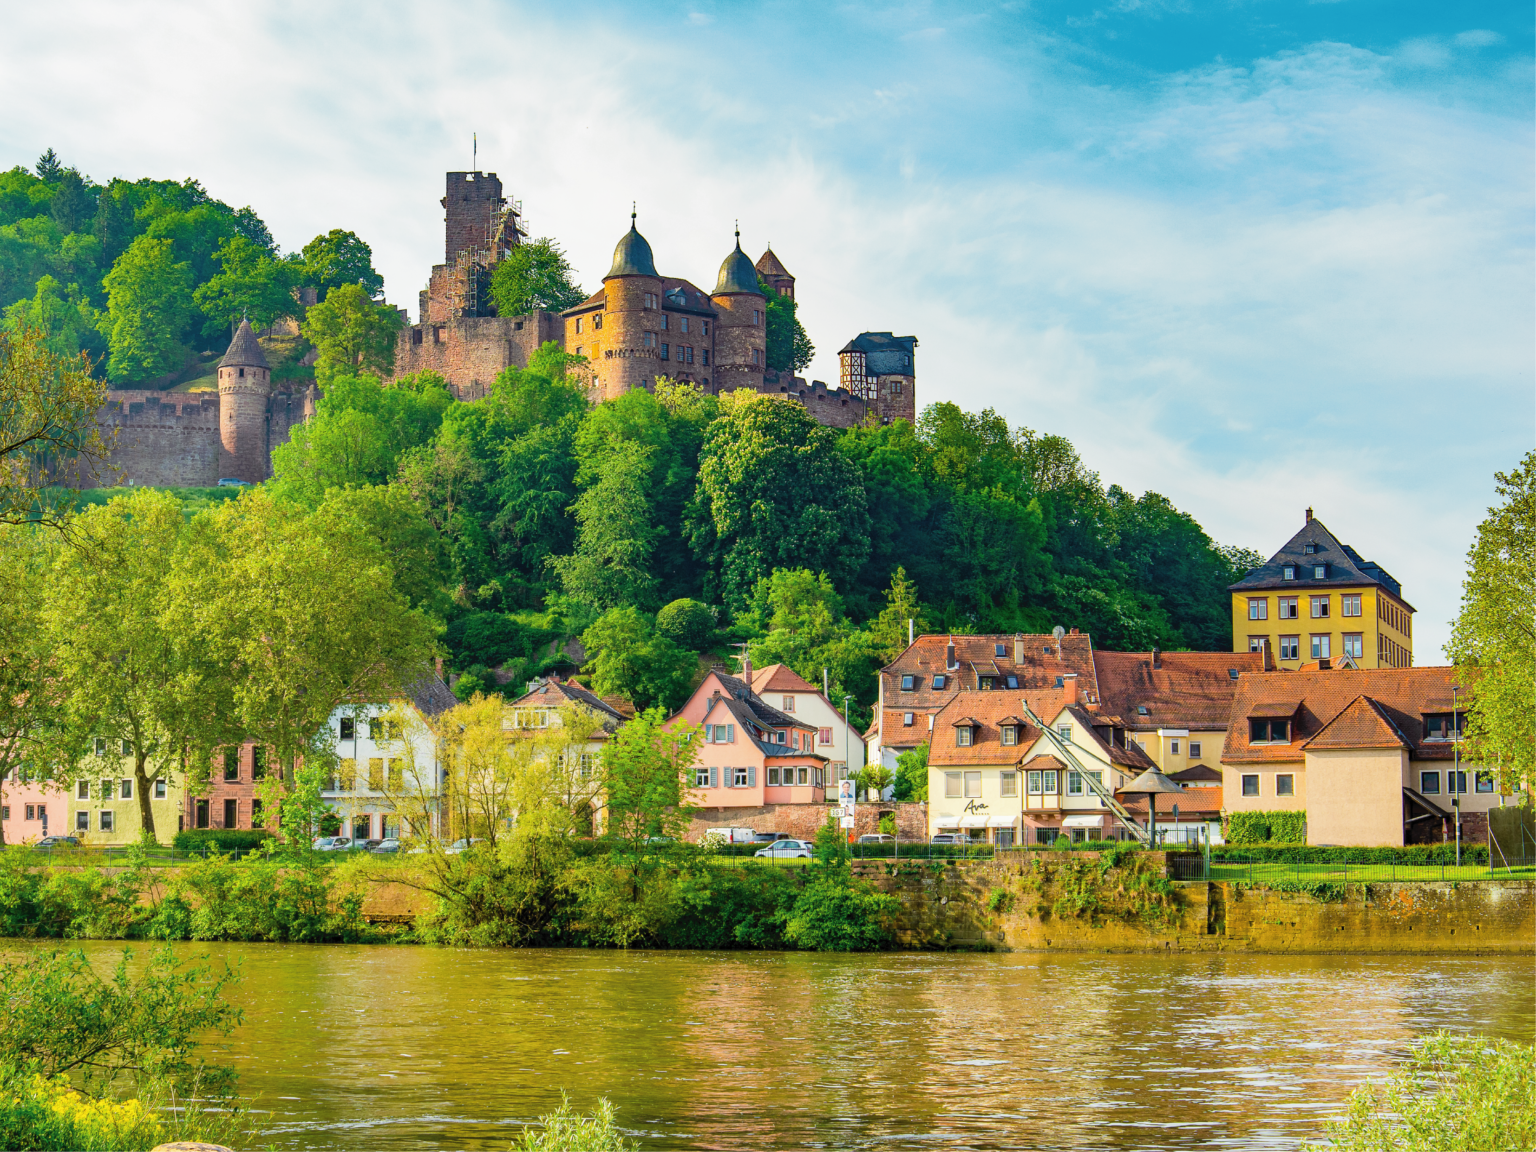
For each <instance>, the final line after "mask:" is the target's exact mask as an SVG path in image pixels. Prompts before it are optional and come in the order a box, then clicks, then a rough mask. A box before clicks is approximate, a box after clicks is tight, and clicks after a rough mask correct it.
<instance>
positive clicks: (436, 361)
mask: <svg viewBox="0 0 1536 1152" xmlns="http://www.w3.org/2000/svg"><path fill="white" fill-rule="evenodd" d="M563 339H564V324H563V323H562V321H561V319H560V317H559V316H556V315H555V314H554V313H553V312H535V313H533V314H532V315H529V316H457V317H449V318H446V319H444V320H441V321H439V322H435V323H434V322H428V323H425V324H414V325H412V326H410V327H409V328H405V329H402V330H401V332H400V337H399V341H398V343H397V344H396V345H395V372H394V374H395V376H396V377H400V376H410V375H414V374H415V373H417V372H436V373H437V374H438V375H439V376H441V377H443V379H444V380H447V381H448V382H449V384H450V385H451V389H450V390H451V391H453V392H454V393H455V395H457V396H458V398H459V399H460V400H478V399H479V398H480V397H482V396H484V395H485V394H486V392H488V391H489V390H490V387H491V385H492V384H493V383H494V382H495V380H496V377H497V376H498V375H500V374H501V372H502V371H503V370H504V369H507V368H526V367H527V366H528V360H529V358H530V357H532V355H533V354H534V353H535V352H537V351H538V349H539V345H541V344H543V343H545V342H546V341H549V340H563Z"/></svg>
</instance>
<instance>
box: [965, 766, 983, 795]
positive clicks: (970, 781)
mask: <svg viewBox="0 0 1536 1152" xmlns="http://www.w3.org/2000/svg"><path fill="white" fill-rule="evenodd" d="M965 797H966V799H967V800H979V799H980V798H981V773H980V772H967V773H966V774H965Z"/></svg>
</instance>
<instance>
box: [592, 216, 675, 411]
mask: <svg viewBox="0 0 1536 1152" xmlns="http://www.w3.org/2000/svg"><path fill="white" fill-rule="evenodd" d="M600 316H601V323H602V325H603V328H604V332H603V335H602V338H601V339H600V340H598V341H594V344H595V345H597V346H600V347H601V349H602V351H601V353H600V358H598V359H595V360H594V361H593V365H592V374H593V376H594V378H595V380H596V392H597V395H598V396H599V397H601V398H602V399H604V400H611V399H613V398H614V397H615V396H620V395H622V394H623V393H625V392H628V391H629V390H630V389H632V388H644V387H647V386H649V385H652V384H654V383H655V380H656V376H657V374H658V373H659V372H660V371H661V368H662V365H661V362H660V360H659V354H658V351H657V345H658V343H659V335H658V334H659V333H660V331H661V277H660V276H658V275H657V274H656V261H655V260H654V259H652V257H651V246H650V245H649V244H648V243H646V239H645V237H644V236H642V235H640V233H639V232H638V231H637V230H636V229H635V214H634V213H633V212H631V213H630V216H629V231H628V232H626V233H625V234H624V236H623V238H622V239H621V240H620V241H619V243H618V246H617V247H616V248H614V250H613V267H612V268H610V269H608V275H606V276H604V277H603V311H602V313H601V314H600ZM595 350H596V349H595V348H594V351H595Z"/></svg>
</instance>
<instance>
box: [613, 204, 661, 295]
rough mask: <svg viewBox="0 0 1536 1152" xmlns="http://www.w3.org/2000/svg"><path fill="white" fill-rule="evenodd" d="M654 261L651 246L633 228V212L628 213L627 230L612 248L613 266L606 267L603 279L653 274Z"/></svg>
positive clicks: (654, 270)
mask: <svg viewBox="0 0 1536 1152" xmlns="http://www.w3.org/2000/svg"><path fill="white" fill-rule="evenodd" d="M655 275H656V261H655V260H654V259H653V258H652V256H651V246H650V244H648V243H647V242H646V239H645V237H644V236H642V235H640V233H639V232H638V231H636V229H635V214H634V213H633V212H631V213H630V214H629V231H628V232H626V233H624V236H623V238H622V239H620V240H619V243H618V246H617V247H616V248H614V250H613V267H612V268H610V269H608V275H606V276H604V277H603V279H604V280H611V279H613V278H614V277H615V276H655Z"/></svg>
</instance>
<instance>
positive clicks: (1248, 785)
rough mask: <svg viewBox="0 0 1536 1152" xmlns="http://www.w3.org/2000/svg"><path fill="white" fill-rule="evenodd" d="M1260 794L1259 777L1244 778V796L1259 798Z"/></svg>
mask: <svg viewBox="0 0 1536 1152" xmlns="http://www.w3.org/2000/svg"><path fill="white" fill-rule="evenodd" d="M1258 794H1259V778H1258V776H1257V775H1252V776H1244V777H1243V795H1244V796H1257V795H1258Z"/></svg>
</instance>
